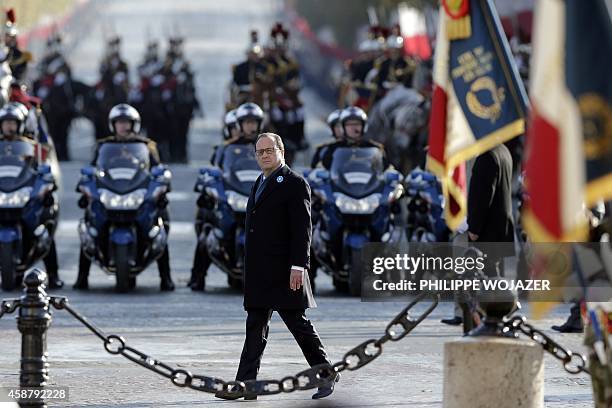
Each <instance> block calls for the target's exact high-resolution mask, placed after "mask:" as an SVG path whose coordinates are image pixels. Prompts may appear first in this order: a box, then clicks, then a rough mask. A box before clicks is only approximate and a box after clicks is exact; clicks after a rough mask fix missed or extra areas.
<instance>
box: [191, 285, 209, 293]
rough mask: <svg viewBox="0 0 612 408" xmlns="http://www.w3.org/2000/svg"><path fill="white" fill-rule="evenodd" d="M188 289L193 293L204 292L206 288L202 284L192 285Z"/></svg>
mask: <svg viewBox="0 0 612 408" xmlns="http://www.w3.org/2000/svg"><path fill="white" fill-rule="evenodd" d="M189 287H190V288H191V290H192V291H194V292H204V290H205V289H206V286H205V285H204V284H203V283H202V284H198V283H193V284H191V285H189Z"/></svg>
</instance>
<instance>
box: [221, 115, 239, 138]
mask: <svg viewBox="0 0 612 408" xmlns="http://www.w3.org/2000/svg"><path fill="white" fill-rule="evenodd" d="M223 124H224V126H223V138H224V139H225V140H227V139H229V138H230V134H231V130H232V128H235V127H237V126H238V119H237V118H236V109H232V110H231V111H229V112H227V113H226V114H225V118H223Z"/></svg>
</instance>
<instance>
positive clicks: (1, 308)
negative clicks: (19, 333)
mask: <svg viewBox="0 0 612 408" xmlns="http://www.w3.org/2000/svg"><path fill="white" fill-rule="evenodd" d="M19 306H21V302H20V301H19V299H7V300H3V301H2V303H0V319H1V318H2V316H4V315H5V314H11V313H13V312H14V311H15V310H17V308H18V307H19Z"/></svg>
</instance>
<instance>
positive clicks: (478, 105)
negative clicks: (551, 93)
mask: <svg viewBox="0 0 612 408" xmlns="http://www.w3.org/2000/svg"><path fill="white" fill-rule="evenodd" d="M518 78H519V76H518V74H517V72H516V69H515V65H514V60H513V59H512V56H511V54H510V51H509V46H508V42H507V40H506V38H505V36H504V34H503V30H502V28H501V24H500V22H499V18H498V16H497V14H496V12H495V9H494V8H493V6H492V3H491V2H490V1H489V0H469V1H468V0H454V1H451V0H443V1H442V7H441V9H440V18H439V27H438V35H437V40H436V52H435V57H434V72H433V80H434V91H433V101H432V112H431V117H430V133H429V151H428V158H427V166H428V168H429V169H430V170H431V171H433V172H434V173H435V174H436V175H437V176H438V177H439V178H440V180H441V182H442V186H443V190H444V196H445V197H446V205H445V218H446V222H447V224H448V226H449V227H450V228H451V229H453V230H455V229H457V228H458V227H459V225H460V224H461V222H462V221H463V219H464V218H465V215H466V208H467V205H466V198H465V190H466V177H465V167H464V163H465V161H467V160H469V159H471V158H473V157H476V156H478V155H480V154H481V153H483V152H485V151H487V150H489V149H491V148H492V147H494V146H496V145H498V144H500V143H504V142H506V141H508V140H510V139H512V138H514V137H516V136H519V135H521V134H523V133H524V130H525V115H526V113H525V110H526V105H527V98H526V96H525V90H524V88H523V85H522V82H521V81H520V79H518Z"/></svg>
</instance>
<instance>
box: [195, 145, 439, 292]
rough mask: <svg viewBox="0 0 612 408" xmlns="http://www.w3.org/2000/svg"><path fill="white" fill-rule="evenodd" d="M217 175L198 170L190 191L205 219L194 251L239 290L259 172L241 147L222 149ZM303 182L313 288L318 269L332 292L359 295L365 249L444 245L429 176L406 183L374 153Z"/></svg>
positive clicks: (338, 159)
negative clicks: (307, 191) (307, 192)
mask: <svg viewBox="0 0 612 408" xmlns="http://www.w3.org/2000/svg"><path fill="white" fill-rule="evenodd" d="M221 169H222V170H221ZM221 169H220V168H218V167H203V168H201V169H200V174H199V176H198V180H197V182H196V185H195V191H196V192H197V193H198V194H199V198H198V201H197V202H198V206H199V211H200V212H201V213H200V215H199V216H198V219H200V220H203V222H202V225H199V226H197V227H196V230H197V232H198V245H199V248H200V250H201V251H206V252H207V253H208V255H209V256H210V258H211V260H212V262H213V263H214V264H215V265H216V266H217V267H219V268H220V269H221V270H222V271H224V272H225V273H226V274H227V276H228V284H229V285H230V286H232V287H235V288H239V287H240V286H241V280H242V267H243V264H242V263H243V255H244V243H245V231H244V220H245V216H246V206H247V201H248V197H249V194H250V191H251V188H252V186H253V184H254V183H255V181H256V179H257V177H258V176H259V174H260V173H261V171H260V169H259V166H258V165H257V162H256V159H255V156H254V152H253V149H252V148H248V147H245V146H244V145H229V146H228V147H227V148H226V149H225V153H224V163H222V167H221ZM304 176H305V178H306V179H307V180H308V182H309V184H310V186H311V190H312V203H311V205H312V222H313V236H312V247H311V270H310V271H309V273H310V274H311V276H310V278H311V279H310V280H311V282H314V281H315V280H314V278H315V276H316V272H317V270H318V269H322V270H323V271H324V272H326V273H328V274H329V275H331V277H332V279H333V284H334V286H335V288H336V290H338V291H340V292H348V293H350V294H351V295H353V296H358V295H359V294H360V293H361V282H362V279H361V278H362V276H361V275H362V264H361V261H360V260H361V257H362V253H363V250H364V247H365V245H366V244H368V243H370V242H388V243H392V242H397V241H399V240H401V239H402V238H403V237H406V238H407V239H408V240H418V241H420V242H430V241H431V242H433V241H436V240H438V239H441V238H442V239H443V237H444V235H445V234H446V238H447V239H448V234H449V231H448V228H447V227H446V224H445V223H444V220H443V218H442V212H443V210H442V209H443V201H442V191H441V188H440V185H439V183H438V181H437V179H436V178H435V176H433V175H431V174H430V173H428V172H425V171H423V170H421V169H418V168H416V169H414V170H413V171H412V172H411V173H409V174H408V176H407V177H406V178H404V177H403V176H402V175H401V174H400V173H399V172H398V171H396V170H393V169H387V170H385V169H384V167H383V157H382V154H381V151H380V150H379V149H377V148H368V147H355V148H352V147H343V148H338V149H336V150H335V151H334V154H333V159H332V165H331V167H330V169H329V170H327V169H324V168H315V169H312V170H308V171H305V172H304ZM402 207H403V208H402ZM205 214H213V216H212V217H210V216H206V215H205Z"/></svg>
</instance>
